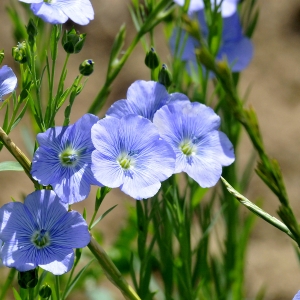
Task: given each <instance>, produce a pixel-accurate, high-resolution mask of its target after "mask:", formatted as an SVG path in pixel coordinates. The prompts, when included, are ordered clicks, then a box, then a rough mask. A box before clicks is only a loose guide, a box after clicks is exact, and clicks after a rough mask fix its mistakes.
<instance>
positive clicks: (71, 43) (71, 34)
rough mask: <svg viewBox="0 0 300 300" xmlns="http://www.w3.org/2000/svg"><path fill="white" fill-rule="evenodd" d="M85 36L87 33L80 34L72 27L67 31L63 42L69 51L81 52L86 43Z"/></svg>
mask: <svg viewBox="0 0 300 300" xmlns="http://www.w3.org/2000/svg"><path fill="white" fill-rule="evenodd" d="M85 38H86V34H85V33H82V34H79V33H77V32H76V30H75V29H74V28H72V29H71V30H69V31H67V30H66V31H65V33H64V35H63V38H62V40H61V43H62V46H63V48H64V49H65V51H66V52H67V53H70V54H72V53H79V52H80V51H81V49H82V47H83V45H84V42H85Z"/></svg>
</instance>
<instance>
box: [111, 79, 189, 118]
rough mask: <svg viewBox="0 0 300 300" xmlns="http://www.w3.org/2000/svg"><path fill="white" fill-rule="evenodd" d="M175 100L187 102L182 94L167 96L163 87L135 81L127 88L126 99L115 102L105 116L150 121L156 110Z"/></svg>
mask: <svg viewBox="0 0 300 300" xmlns="http://www.w3.org/2000/svg"><path fill="white" fill-rule="evenodd" d="M175 100H182V101H185V100H187V101H189V99H188V97H187V96H186V95H184V94H181V93H174V94H169V93H168V91H167V90H166V88H165V86H164V85H162V84H160V83H158V82H155V81H144V80H137V81H135V82H134V83H133V84H132V85H131V86H130V87H129V88H128V91H127V99H122V100H119V101H116V102H115V103H114V104H113V105H112V106H111V107H110V108H109V109H108V110H107V112H106V116H112V117H116V118H122V117H123V116H126V115H129V114H136V115H139V116H142V117H144V118H147V119H149V120H150V121H152V120H153V116H154V114H155V112H156V111H157V110H158V109H160V108H161V107H162V106H163V105H165V104H167V103H170V102H172V101H175Z"/></svg>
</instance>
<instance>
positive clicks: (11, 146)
mask: <svg viewBox="0 0 300 300" xmlns="http://www.w3.org/2000/svg"><path fill="white" fill-rule="evenodd" d="M0 141H1V142H2V143H3V144H4V146H5V147H6V148H7V150H8V151H9V152H10V153H11V154H12V156H13V157H14V158H15V159H16V160H17V161H18V162H19V163H20V165H21V166H22V167H23V169H24V171H25V173H26V175H27V176H28V177H29V179H30V180H31V181H32V182H33V183H34V185H38V183H37V181H36V180H34V179H33V178H32V176H31V174H30V169H31V162H30V160H29V159H28V158H27V156H26V155H25V154H24V153H23V152H22V151H21V150H20V148H18V147H17V146H16V144H15V143H14V142H13V141H12V140H11V139H10V137H9V136H8V135H7V134H6V133H5V132H4V130H3V129H2V128H1V127H0Z"/></svg>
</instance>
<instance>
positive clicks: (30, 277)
mask: <svg viewBox="0 0 300 300" xmlns="http://www.w3.org/2000/svg"><path fill="white" fill-rule="evenodd" d="M38 281H39V278H38V269H37V268H35V269H33V270H29V271H26V272H19V273H18V284H19V285H20V287H21V288H22V289H32V288H34V287H35V286H36V285H37V283H38Z"/></svg>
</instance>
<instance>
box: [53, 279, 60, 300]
mask: <svg viewBox="0 0 300 300" xmlns="http://www.w3.org/2000/svg"><path fill="white" fill-rule="evenodd" d="M54 277H55V293H56V299H57V300H60V294H59V292H60V282H59V276H58V275H55V276H54Z"/></svg>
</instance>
